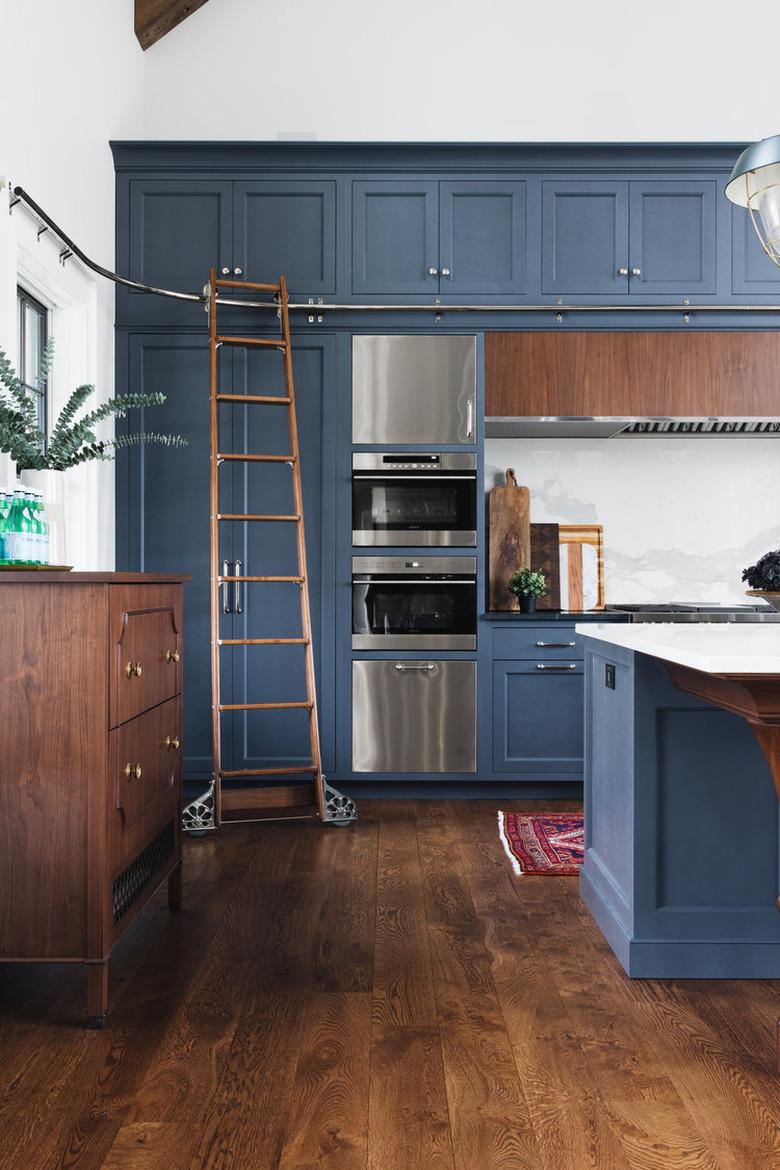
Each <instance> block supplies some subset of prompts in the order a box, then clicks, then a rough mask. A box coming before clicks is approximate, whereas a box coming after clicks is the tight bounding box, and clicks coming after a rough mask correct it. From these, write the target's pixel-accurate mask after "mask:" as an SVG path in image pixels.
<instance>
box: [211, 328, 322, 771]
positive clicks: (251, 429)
mask: <svg viewBox="0 0 780 1170" xmlns="http://www.w3.org/2000/svg"><path fill="white" fill-rule="evenodd" d="M294 347H295V348H294V355H293V365H294V369H295V391H296V402H297V408H298V409H297V420H298V439H299V446H300V455H301V476H302V485H303V510H304V519H305V533H306V556H307V562H308V576H309V595H310V602H311V616H312V633H313V642H314V663H315V673H316V681H317V697H318V705H319V716H320V725H321V726H320V731H321V745H322V754H323V766H324V767H325V768H326V769H329V770H332V767H333V757H334V746H333V744H334V726H335V716H334V706H333V704H334V695H335V690H336V688H335V665H334V653H335V633H334V627H335V601H334V583H335V580H336V564H335V539H334V525H335V491H336V471H335V389H336V374H335V338H333V337H331V336H329V335H324V336H323V335H318V336H317V337H311V336H309V335H307V336H304V337H297V338H294ZM235 363H236V364H235V368H236V375H235V389H236V392H237V393H239V394H240V393H252V392H253V391H254V390H255V389H256V387H257V386H258V385H262V386H263V387H264V391H263V392H264V393H269V394H276V393H278V392H281V391H282V390H283V386H284V383H283V378H282V362H281V360H280V356H279V354H278V353H276V352H274V351H269V350H250V351H248V352H245V351H236V354H235ZM233 444H234V445H233V449H234V450H235V451H244V452H248V453H257V454H260V453H264V454H269V455H283V454H286V453H287V452H288V451H289V449H290V447H289V436H288V433H287V411H286V409H285V408H284V407H280V406H279V407H277V406H269V407H263V406H254V407H253V406H248V407H240V406H239V407H236V408H235V426H234V440H233ZM235 504H236V511H237V512H244V513H252V514H258V513H260V514H265V515H267V514H269V513H275V514H279V515H290V514H292V512H293V511H294V508H293V497H292V474H291V469H290V468H289V467H288V466H287V464H285V463H281V464H270V465H269V464H257V463H255V464H252V463H244V464H240V465H238V467H237V470H236V479H235ZM225 526H226V527H230V528H235V529H236V533H235V556H236V557H239V558H240V559H241V561H242V562H243V567H242V572H243V573H247V574H250V575H261V576H266V575H269V576H271V575H273V576H276V575H287V574H295V573H296V572H297V567H296V566H297V561H296V547H295V540H296V526H295V525H294V524H291V523H276V522H274V523H267V522H262V521H259V522H251V523H246V522H240V523H236V524H227V525H225ZM242 593H243V596H242V601H241V609H242V613H241V614H240V615H239V616H238V617H236V618H235V619H234V622H235V627H236V633H235V635H234V636H235V637H237V638H280V637H284V638H296V637H300V636H301V611H300V591H299V589H298V586H297V585H295V584H290V583H286V582H285V583H279V584H260V583H250V584H245V585H244V586H243V587H242ZM229 653H230V655H231V658H232V663H233V693H234V695H235V696H236V698H235V699H234V702H237V703H245V702H246V703H258V702H259V703H263V702H287V701H292V702H295V701H298V700H302V699H305V697H306V678H305V674H304V649H303V647H302V646H240V647H234V648H233V649H231V650H230V651H229ZM231 720H232V732H231V731H230V730H229V728H230V721H231ZM308 724H309V721H308V713H307V711H305V710H302V709H298V710H288V711H241V712H234V713H232V714H228V715H227V716H226V717H225V719H224V722H223V729H224V735H225V737H226V738H227V736H228V735H230V734H232V738H233V760H234V764H233V767H235V768H272V767H282V766H291V767H294V766H300V765H302V764H308V763H309V762H310V759H311V757H310V752H309V737H308Z"/></svg>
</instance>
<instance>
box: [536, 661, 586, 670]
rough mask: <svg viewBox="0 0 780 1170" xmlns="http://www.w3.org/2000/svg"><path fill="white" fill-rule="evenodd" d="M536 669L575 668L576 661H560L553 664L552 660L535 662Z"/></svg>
mask: <svg viewBox="0 0 780 1170" xmlns="http://www.w3.org/2000/svg"><path fill="white" fill-rule="evenodd" d="M536 669H537V670H576V669H577V663H576V662H561V663H560V664H557V665H556V664H553V663H552V662H537V664H536Z"/></svg>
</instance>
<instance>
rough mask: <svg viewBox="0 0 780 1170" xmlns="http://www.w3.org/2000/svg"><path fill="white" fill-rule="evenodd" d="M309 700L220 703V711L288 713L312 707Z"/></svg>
mask: <svg viewBox="0 0 780 1170" xmlns="http://www.w3.org/2000/svg"><path fill="white" fill-rule="evenodd" d="M313 706H314V704H313V703H312V702H311V700H310V699H303V700H302V701H301V702H299V703H220V705H219V709H220V711H290V710H292V709H294V708H295V709H297V708H301V707H313Z"/></svg>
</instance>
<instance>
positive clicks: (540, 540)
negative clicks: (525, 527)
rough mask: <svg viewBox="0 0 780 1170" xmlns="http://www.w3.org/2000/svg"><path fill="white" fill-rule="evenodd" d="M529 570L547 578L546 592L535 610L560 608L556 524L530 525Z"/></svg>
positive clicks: (559, 572)
mask: <svg viewBox="0 0 780 1170" xmlns="http://www.w3.org/2000/svg"><path fill="white" fill-rule="evenodd" d="M531 568H532V569H539V570H540V571H541V572H542V573H544V575H545V577H546V578H547V592H546V593H545V595H544V597H540V598H539V600H538V601H537V603H536V608H537V609H560V608H561V553H560V542H559V526H558V525H557V524H532V525H531Z"/></svg>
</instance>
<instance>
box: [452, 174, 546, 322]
mask: <svg viewBox="0 0 780 1170" xmlns="http://www.w3.org/2000/svg"><path fill="white" fill-rule="evenodd" d="M525 188H526V185H525V183H524V182H522V181H519V182H509V181H496V182H492V181H485V180H474V181H471V182H457V183H441V184H440V189H439V197H440V212H439V222H440V227H439V271H440V283H439V291H440V293H441V295H442V298H443V299H444V300H447V299H448V298H449V297H450V296H455V297H460V296H477V297H479V296H487V297H490V296H497V297H501V296H510V295H511V296H518V297H520V296H522V295H523V294H524V293H525V291H526V190H525Z"/></svg>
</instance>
